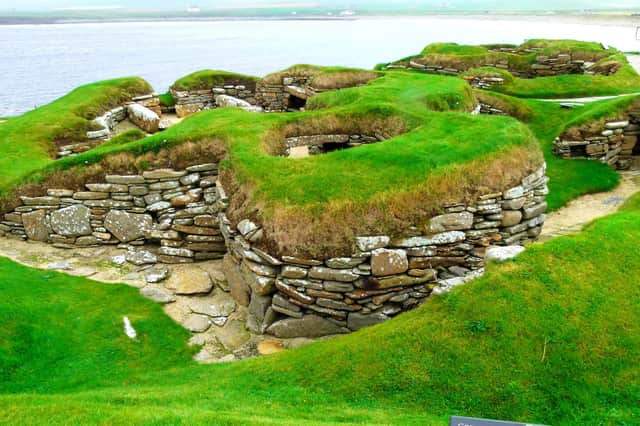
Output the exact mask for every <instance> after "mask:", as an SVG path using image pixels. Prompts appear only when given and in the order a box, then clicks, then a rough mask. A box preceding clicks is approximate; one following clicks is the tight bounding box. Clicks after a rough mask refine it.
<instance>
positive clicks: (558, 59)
mask: <svg viewBox="0 0 640 426" xmlns="http://www.w3.org/2000/svg"><path fill="white" fill-rule="evenodd" d="M509 53H512V54H520V53H531V51H525V52H520V51H517V50H514V51H512V52H509ZM394 67H397V65H394ZM407 67H408V68H413V69H417V70H421V71H424V72H428V73H432V74H441V75H449V76H457V75H460V74H462V73H463V72H465V71H468V70H469V69H472V68H479V67H492V68H500V69H503V70H507V71H509V72H510V73H511V74H513V75H514V76H515V77H519V78H536V77H550V76H558V75H565V74H589V75H611V74H614V73H616V72H617V71H618V70H619V69H620V67H621V64H620V63H618V62H617V61H609V62H607V63H605V64H594V63H593V62H586V61H583V60H581V59H574V58H573V57H572V56H571V54H568V53H558V54H556V55H551V56H547V55H538V56H536V60H535V62H534V63H533V64H531V65H530V66H524V67H523V66H522V65H518V66H514V65H512V64H510V63H509V60H508V58H506V57H502V58H497V59H496V60H495V61H491V60H488V61H487V62H486V63H484V64H480V65H475V64H474V65H467V64H464V63H460V64H455V65H453V64H448V65H444V62H442V63H441V62H439V58H438V57H437V56H427V57H425V58H417V59H413V60H410V61H409V64H408V66H407Z"/></svg>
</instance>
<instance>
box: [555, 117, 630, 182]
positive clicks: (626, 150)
mask: <svg viewBox="0 0 640 426" xmlns="http://www.w3.org/2000/svg"><path fill="white" fill-rule="evenodd" d="M625 116H626V118H625V119H624V120H616V121H606V122H604V123H603V124H602V125H601V126H594V125H593V124H589V125H585V126H582V127H580V128H578V129H571V130H570V131H568V132H565V133H564V134H562V135H560V136H559V137H557V138H556V139H555V141H554V143H553V146H554V148H553V149H554V153H555V154H556V155H557V156H559V157H562V158H566V159H571V158H587V159H591V160H597V161H601V162H603V163H605V164H608V165H610V166H612V167H615V168H617V169H621V170H623V169H627V168H629V167H630V165H631V158H632V156H634V155H640V151H639V150H638V148H639V147H638V137H639V136H640V107H634V108H632V109H631V110H629V111H627V112H626V113H625Z"/></svg>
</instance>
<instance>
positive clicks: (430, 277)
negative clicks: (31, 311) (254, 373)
mask: <svg viewBox="0 0 640 426" xmlns="http://www.w3.org/2000/svg"><path fill="white" fill-rule="evenodd" d="M547 181H548V179H547V177H546V176H545V168H544V167H543V168H541V169H540V170H538V171H537V172H536V173H534V174H532V175H530V176H528V177H526V178H525V179H523V181H522V183H521V185H519V186H517V187H515V188H511V189H508V190H506V191H504V192H502V193H495V194H486V195H485V196H482V197H480V198H479V199H478V201H477V202H476V203H474V204H473V205H464V204H456V205H449V206H447V207H446V208H445V211H444V212H443V214H442V215H440V216H437V217H434V218H432V219H431V221H430V223H429V232H428V234H427V235H423V234H421V233H419V232H417V231H416V230H415V229H414V230H410V231H409V232H408V233H407V235H406V236H404V237H400V238H392V237H391V236H387V235H380V236H364V237H360V238H357V239H356V241H355V247H356V248H355V251H354V253H353V255H352V256H351V257H344V258H332V259H301V258H296V257H290V256H281V257H278V256H274V255H271V254H269V253H267V252H265V251H263V250H261V249H260V248H259V246H260V241H261V240H262V239H263V238H264V232H263V230H262V229H261V228H260V227H259V226H258V225H256V224H255V223H253V222H251V221H249V220H243V221H241V222H240V223H238V224H237V226H235V227H234V226H232V224H231V223H230V222H229V220H228V219H227V218H226V216H225V214H224V213H220V214H219V222H220V229H221V231H222V234H223V235H224V236H225V240H226V242H227V246H228V251H229V254H228V255H227V256H226V257H225V273H226V275H227V278H228V279H229V282H230V284H231V292H232V295H233V296H234V298H235V299H236V301H237V302H238V303H239V304H242V305H245V306H248V307H249V310H250V312H251V321H250V325H251V326H252V327H253V328H254V329H255V331H261V332H266V333H269V334H273V335H275V336H278V337H282V338H289V337H296V336H306V337H313V336H320V335H325V334H336V333H344V332H349V331H353V330H358V329H360V328H362V327H364V326H367V325H371V324H375V323H378V322H381V321H385V320H387V319H389V318H391V317H393V316H395V315H397V314H398V313H400V312H403V311H406V310H409V309H411V308H413V307H415V306H417V305H419V304H420V303H421V302H423V301H424V300H425V299H426V298H427V297H428V296H429V295H430V294H431V292H432V291H433V289H434V288H436V286H437V285H438V280H439V279H444V280H451V279H454V278H455V277H461V276H465V275H466V274H468V273H470V272H472V271H477V270H479V269H480V268H482V267H483V266H484V263H485V255H486V252H487V249H488V248H489V247H490V246H491V245H514V244H523V243H525V242H527V241H532V240H535V239H536V238H537V237H538V236H539V235H540V232H541V230H542V225H543V223H544V220H545V214H544V213H545V211H546V208H547V204H546V202H545V201H544V199H545V195H546V194H547V193H548V190H547ZM219 189H222V188H219ZM219 198H220V199H221V200H225V199H226V196H225V195H224V192H223V191H222V192H221V194H220V195H219ZM454 280H455V279H454Z"/></svg>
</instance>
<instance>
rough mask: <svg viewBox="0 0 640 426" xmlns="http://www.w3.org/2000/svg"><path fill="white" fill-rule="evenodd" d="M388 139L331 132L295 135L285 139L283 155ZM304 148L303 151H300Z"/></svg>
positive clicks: (329, 149)
mask: <svg viewBox="0 0 640 426" xmlns="http://www.w3.org/2000/svg"><path fill="white" fill-rule="evenodd" d="M386 139H388V138H387V137H385V136H383V135H381V134H378V135H347V134H333V135H308V136H295V137H290V138H286V139H285V147H286V150H285V152H284V155H285V156H304V154H306V155H317V154H324V153H326V152H329V151H332V150H337V149H346V148H355V147H358V146H361V145H366V144H370V143H376V142H381V141H384V140H386ZM301 150H304V151H305V152H304V153H301Z"/></svg>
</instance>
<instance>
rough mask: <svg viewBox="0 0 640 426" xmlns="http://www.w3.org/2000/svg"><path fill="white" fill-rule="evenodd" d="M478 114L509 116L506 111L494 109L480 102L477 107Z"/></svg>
mask: <svg viewBox="0 0 640 426" xmlns="http://www.w3.org/2000/svg"><path fill="white" fill-rule="evenodd" d="M477 111H478V114H485V115H509V114H508V113H507V112H506V111H503V110H501V109H500V108H496V107H495V106H492V105H489V104H486V103H484V102H480V103H479V104H478V107H477Z"/></svg>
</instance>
